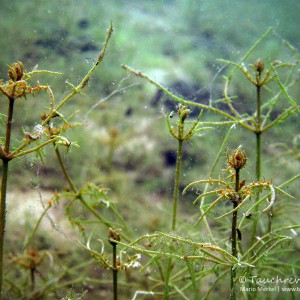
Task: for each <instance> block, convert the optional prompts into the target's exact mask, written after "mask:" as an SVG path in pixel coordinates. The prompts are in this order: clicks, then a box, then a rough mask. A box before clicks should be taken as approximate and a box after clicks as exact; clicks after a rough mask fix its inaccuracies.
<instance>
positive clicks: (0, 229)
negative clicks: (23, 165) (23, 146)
mask: <svg viewBox="0 0 300 300" xmlns="http://www.w3.org/2000/svg"><path fill="white" fill-rule="evenodd" d="M14 103H15V99H13V98H9V106H8V117H7V123H6V135H5V146H4V150H3V151H2V152H3V154H2V156H1V159H2V180H1V200H0V201H1V203H0V298H1V295H2V282H3V253H4V252H3V249H4V232H5V222H6V216H5V209H6V193H7V179H8V163H9V159H8V158H7V156H8V154H9V149H10V140H11V127H12V118H13V111H14Z"/></svg>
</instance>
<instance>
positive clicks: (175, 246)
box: [0, 26, 300, 300]
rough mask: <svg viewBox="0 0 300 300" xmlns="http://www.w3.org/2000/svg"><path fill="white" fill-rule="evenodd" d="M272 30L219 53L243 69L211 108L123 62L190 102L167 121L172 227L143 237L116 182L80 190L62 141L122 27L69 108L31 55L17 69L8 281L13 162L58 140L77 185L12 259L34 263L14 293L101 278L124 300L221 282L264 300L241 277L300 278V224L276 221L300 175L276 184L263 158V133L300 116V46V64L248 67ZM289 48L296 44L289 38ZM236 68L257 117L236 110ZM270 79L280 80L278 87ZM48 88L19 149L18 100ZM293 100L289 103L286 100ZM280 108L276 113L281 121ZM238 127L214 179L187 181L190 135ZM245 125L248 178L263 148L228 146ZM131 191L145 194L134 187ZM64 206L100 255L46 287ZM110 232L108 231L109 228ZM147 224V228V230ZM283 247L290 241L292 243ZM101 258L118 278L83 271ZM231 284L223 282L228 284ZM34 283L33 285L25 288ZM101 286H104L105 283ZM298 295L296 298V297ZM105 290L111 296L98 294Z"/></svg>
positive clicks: (47, 291) (32, 294)
mask: <svg viewBox="0 0 300 300" xmlns="http://www.w3.org/2000/svg"><path fill="white" fill-rule="evenodd" d="M271 33H272V29H269V30H268V31H267V32H266V33H265V34H264V35H263V36H262V37H261V38H260V39H259V40H258V41H257V42H256V43H255V44H254V45H253V47H251V49H250V50H249V51H248V52H247V53H246V54H245V56H244V57H243V58H242V60H241V61H240V62H238V63H235V62H231V61H225V60H220V62H221V63H223V64H225V65H226V66H227V67H228V66H232V69H231V70H230V71H229V72H228V74H227V76H226V77H225V87H224V91H223V95H224V97H223V98H222V99H218V100H216V101H213V102H212V103H210V104H209V105H205V104H202V103H201V102H200V101H199V102H193V101H189V100H185V99H184V98H182V97H180V96H177V95H175V94H173V93H171V92H170V91H169V90H168V89H167V88H165V87H164V86H162V85H161V84H160V83H158V82H157V81H155V80H153V79H151V78H150V77H148V76H147V75H145V74H144V73H142V72H141V71H136V70H134V69H132V68H130V67H128V66H126V65H123V66H122V67H123V69H125V70H126V71H127V72H129V73H130V74H134V75H135V76H137V77H139V78H142V79H144V80H146V81H149V82H150V83H151V84H153V85H155V86H156V87H158V88H159V89H160V90H162V91H163V92H164V93H166V94H167V95H168V96H169V97H170V98H171V99H173V100H174V101H175V102H177V103H178V104H179V105H178V107H177V113H171V114H168V115H167V116H166V123H165V126H166V128H167V129H168V130H169V134H170V136H171V137H173V138H174V140H175V141H176V143H177V155H176V166H175V170H174V181H173V199H172V200H171V201H170V203H171V205H170V207H171V209H170V211H167V209H165V210H163V213H164V214H163V218H165V219H166V220H167V224H168V226H167V228H160V227H158V226H157V227H156V229H155V230H154V231H152V232H149V231H148V232H143V233H142V234H137V233H136V230H135V228H136V227H137V226H139V225H140V224H136V220H132V219H129V217H128V216H127V214H126V213H127V212H126V210H124V211H121V212H119V211H118V210H117V207H116V205H115V201H112V200H110V198H109V197H108V193H111V192H110V191H109V189H108V188H106V187H103V186H99V185H97V184H95V183H92V182H86V183H84V184H83V185H82V186H81V187H79V186H77V184H75V183H74V180H73V178H72V177H71V175H70V173H69V171H68V168H67V166H66V163H65V161H64V157H63V155H62V154H61V148H62V147H64V148H66V149H69V148H70V147H71V146H73V145H74V143H73V142H71V141H69V140H68V139H67V138H66V137H65V136H64V135H63V133H64V132H65V131H66V130H69V129H71V128H72V127H74V126H76V125H78V124H75V123H71V118H70V117H65V116H63V114H62V112H61V108H62V107H63V106H64V105H65V104H66V103H67V102H68V101H69V100H71V99H72V97H73V96H74V95H75V94H78V93H81V92H82V90H83V88H84V87H85V86H86V84H87V82H88V81H89V78H90V76H91V75H92V73H93V72H94V70H95V69H96V67H97V66H98V65H99V64H100V63H101V61H102V60H103V58H104V55H105V51H106V48H107V45H108V42H109V39H110V37H111V34H112V26H110V28H109V29H108V32H107V36H106V39H105V41H104V46H103V50H102V51H101V52H100V54H99V56H98V59H97V61H96V62H95V64H94V65H93V67H92V68H91V70H90V71H89V72H88V73H87V75H86V76H85V77H84V78H83V79H82V80H81V82H80V83H79V85H78V86H73V85H71V92H70V93H69V94H68V95H67V96H66V97H65V98H64V99H63V100H61V101H60V102H59V104H56V102H55V97H54V93H53V92H52V89H51V88H50V87H49V86H47V85H41V84H38V85H32V83H31V82H32V81H31V78H32V77H33V76H36V75H39V74H40V73H50V74H56V73H54V72H49V71H40V70H33V71H32V72H26V71H25V70H24V66H23V64H22V63H21V62H17V63H15V64H13V65H11V66H10V68H9V77H10V79H9V80H8V81H7V82H5V83H1V86H0V89H1V92H2V94H3V98H7V100H8V114H7V116H5V115H4V114H3V112H1V115H0V117H1V118H2V119H3V120H5V119H6V123H5V122H4V123H3V124H2V126H4V127H5V129H6V131H5V132H6V133H5V136H4V137H3V138H2V139H1V142H2V144H1V147H0V158H1V160H2V163H3V167H2V185H1V215H0V222H1V236H0V239H1V244H0V246H1V264H0V265H1V285H2V282H3V277H2V274H3V245H4V241H5V239H4V227H5V204H6V194H7V180H8V166H9V162H10V161H11V160H13V159H17V158H18V157H22V156H25V155H28V154H31V153H35V154H36V155H37V156H38V157H41V158H43V155H44V154H43V152H42V149H43V148H44V147H45V146H47V145H52V146H53V149H54V152H55V155H56V158H57V163H58V165H59V166H60V168H61V171H62V174H63V175H64V179H65V181H66V183H67V187H66V189H65V190H63V191H61V192H55V193H54V194H53V196H52V198H51V199H50V200H49V201H48V203H47V205H46V206H45V208H44V211H43V213H42V214H41V216H40V218H39V219H38V221H37V223H36V224H35V226H34V228H33V230H32V232H31V233H30V234H29V235H28V237H27V240H26V241H25V243H24V250H25V254H22V255H14V256H13V257H12V260H11V261H12V262H13V263H14V264H15V265H17V266H19V267H20V268H23V269H24V270H26V273H27V275H28V274H29V277H30V280H29V284H28V282H27V285H26V284H22V283H21V284H19V285H18V283H13V282H6V283H7V285H8V286H9V289H10V290H13V291H14V292H15V295H17V296H18V297H19V298H22V297H23V298H24V299H43V297H47V296H49V295H51V296H53V295H54V297H56V298H57V297H58V294H56V292H57V290H59V289H60V288H62V287H67V288H68V287H70V286H73V285H75V284H76V282H78V281H80V282H82V283H83V282H84V283H85V284H86V286H87V287H88V288H87V289H90V290H92V288H93V286H96V285H98V286H104V287H105V289H106V290H111V294H112V295H113V299H114V300H117V299H120V298H121V299H128V298H129V297H130V298H131V299H138V298H141V297H144V296H147V299H208V298H209V297H210V296H211V295H212V293H213V291H214V289H215V288H216V287H218V288H219V290H218V295H220V294H225V293H226V297H227V298H231V299H233V300H234V299H239V298H242V297H243V298H244V299H248V298H249V297H252V298H253V299H254V298H257V295H256V294H255V293H254V294H252V295H250V296H249V295H245V294H242V292H241V291H240V290H239V289H238V285H239V284H241V285H242V287H251V286H252V285H253V283H252V282H250V281H249V280H246V281H245V282H242V283H241V282H239V280H238V279H239V278H240V276H244V277H245V278H251V276H252V275H253V274H259V275H265V276H269V275H270V274H272V273H274V272H275V271H276V272H278V273H279V274H280V275H281V276H283V277H284V276H288V274H295V270H298V269H299V267H298V266H297V260H294V261H292V262H283V261H282V256H285V257H286V256H287V253H290V252H288V251H293V250H295V249H294V248H293V247H294V244H295V243H294V239H293V235H291V233H293V232H295V230H296V229H298V228H300V225H299V222H298V221H295V220H292V221H291V222H290V223H288V224H286V223H285V224H284V225H282V223H281V222H279V221H277V220H279V217H278V219H277V217H276V218H273V216H274V208H276V207H277V205H279V204H280V203H279V204H278V203H277V202H278V201H277V198H278V195H280V196H282V197H284V198H283V199H284V201H288V200H290V199H291V200H290V201H294V197H293V196H292V195H290V194H289V193H287V192H286V191H285V187H287V186H288V185H289V184H291V183H293V182H295V181H296V180H297V179H299V177H300V174H296V175H295V176H294V177H292V178H290V179H289V180H287V181H286V182H283V183H281V184H280V185H275V184H273V182H272V179H266V178H265V177H264V176H263V175H262V167H263V164H264V163H265V160H263V159H262V145H264V143H263V141H262V137H263V136H264V135H265V134H266V132H267V131H268V130H269V129H271V128H274V127H277V126H279V124H281V122H283V121H284V120H285V119H287V118H288V117H290V116H293V115H295V114H297V113H298V111H299V104H298V103H297V101H296V100H295V99H293V97H292V96H290V94H289V89H290V88H291V87H292V86H294V84H295V83H296V82H297V76H294V75H295V73H297V71H295V70H297V68H298V67H299V55H298V54H297V53H296V52H295V53H296V57H297V59H296V61H295V62H292V63H281V62H279V61H271V60H269V59H266V60H262V59H257V60H256V61H255V62H254V64H250V66H249V70H250V71H249V70H248V69H247V68H246V67H245V62H246V60H247V59H248V57H249V56H250V55H252V54H253V52H254V50H255V49H256V48H257V47H258V45H259V44H260V43H262V42H263V41H264V39H265V38H266V37H267V36H269V35H270V34H271ZM288 49H289V50H291V49H292V50H293V51H294V49H293V48H292V47H291V45H289V44H288ZM282 69H287V70H290V71H288V76H287V80H286V81H284V82H282V79H281V78H280V70H282ZM237 71H239V72H241V74H242V75H243V76H245V78H246V80H247V81H248V82H249V85H250V86H251V87H253V86H254V87H255V95H256V96H255V99H256V101H254V102H255V105H254V107H253V106H251V110H247V113H245V112H240V111H239V110H238V109H237V108H236V107H235V102H234V101H235V99H236V98H235V97H234V96H232V95H230V84H231V83H232V80H233V79H234V77H235V75H236V72H237ZM271 83H272V84H273V85H272V86H269V85H270V84H271ZM274 86H275V87H274ZM264 89H266V90H271V92H272V93H271V95H272V96H271V97H270V99H266V100H264V99H262V95H263V93H262V90H264ZM43 91H44V92H47V93H48V95H49V99H50V101H49V108H48V111H47V112H46V113H42V117H41V119H42V121H41V122H40V123H39V124H38V125H37V126H36V127H34V129H33V131H31V132H24V137H23V140H21V141H19V142H18V144H16V145H15V144H13V143H12V142H11V141H12V138H11V135H12V125H13V124H12V121H13V108H14V104H15V100H17V99H18V100H17V101H19V99H21V98H24V97H25V96H27V97H29V96H31V95H33V94H37V93H38V92H43ZM283 99H284V101H281V100H283ZM279 102H283V103H284V105H286V106H284V107H283V106H282V103H280V106H279V108H280V109H282V112H280V113H278V109H279V108H278V107H277V105H278V104H279ZM218 103H221V104H222V105H225V106H226V109H225V108H224V109H221V108H220V107H219V106H218V105H217V104H218ZM252 103H253V102H252ZM192 107H197V108H198V109H199V108H200V109H201V111H200V113H199V115H198V117H196V118H195V119H193V117H192V116H191V110H190V108H192ZM282 107H283V108H282ZM275 109H276V112H277V114H276V115H275V117H273V116H272V118H271V115H272V113H273V112H274V110H275ZM207 111H209V112H211V113H214V114H216V115H217V116H219V117H221V120H220V121H215V120H213V121H203V118H204V115H205V113H206V112H207ZM54 120H55V122H54ZM228 125H229V126H230V128H229V129H228V131H227V134H226V136H225V138H224V139H223V140H222V141H221V142H220V141H219V143H221V144H220V145H219V144H218V143H216V144H215V145H214V148H215V150H218V152H217V154H216V157H215V160H214V162H213V164H212V165H211V166H210V171H209V174H208V175H206V174H201V173H200V174H199V175H197V176H199V178H202V179H199V180H194V181H192V182H191V183H190V184H188V185H186V184H184V183H183V181H182V176H181V174H182V168H183V166H184V154H183V153H184V152H183V148H184V146H186V145H187V144H188V142H190V140H194V139H196V138H199V137H198V136H197V133H199V132H200V133H201V132H206V131H208V130H211V129H212V128H213V129H214V128H216V127H217V126H222V128H224V127H225V126H228ZM238 126H240V127H241V128H242V129H244V130H247V131H249V132H251V133H253V135H254V136H255V141H256V147H255V159H254V160H255V165H256V167H255V172H254V173H255V176H251V172H249V173H246V170H248V169H249V168H250V166H249V165H251V164H250V163H251V162H252V161H251V159H250V157H251V155H249V153H250V152H251V150H252V149H247V148H245V149H244V148H243V146H239V147H237V148H236V149H235V150H226V147H227V148H229V145H231V144H232V143H233V142H231V138H232V136H233V134H234V133H235V128H236V127H238ZM119 138H120V137H119V131H118V130H116V129H114V130H111V131H110V139H109V142H108V143H107V145H108V148H109V149H108V156H107V165H106V169H107V174H108V175H111V173H112V171H113V168H114V167H115V166H114V165H113V164H112V162H113V156H114V153H115V150H116V149H117V147H118V146H119V141H120V143H121V142H122V140H119ZM200 139H201V136H200ZM239 142H240V143H239V144H243V141H240V140H239ZM11 144H12V145H11ZM230 148H233V147H231V146H230ZM209 154H210V153H209ZM248 156H249V158H248ZM224 165H225V168H224ZM220 169H221V170H220ZM243 176H245V177H243ZM203 178H204V179H203ZM279 181H280V180H279ZM183 186H185V188H183ZM194 189H196V193H195V194H196V195H195V198H194V204H197V205H198V207H196V206H194V211H195V213H194V214H193V215H192V216H187V215H186V214H184V213H183V212H182V211H181V210H180V207H181V206H180V204H181V202H182V201H184V200H186V199H190V198H188V197H187V194H188V192H190V191H194ZM181 191H182V193H181ZM131 193H132V194H133V193H137V191H136V190H132V191H131ZM120 194H122V192H120ZM126 196H127V197H128V195H125V197H126ZM130 196H132V195H130ZM127 197H126V201H127ZM185 197H186V198H185ZM193 197H194V194H193ZM287 199H288V200H287ZM129 200H130V199H129ZM128 202H129V201H128ZM61 203H63V204H64V208H65V210H64V212H65V215H66V217H67V218H68V220H69V221H70V223H71V224H72V225H73V226H74V227H75V228H77V229H78V230H79V232H80V233H81V236H82V240H83V242H82V241H80V242H79V243H78V244H79V245H80V247H78V248H77V249H76V251H78V252H80V253H86V254H89V255H90V256H91V258H92V259H91V260H87V261H83V262H81V263H78V264H75V265H74V266H72V267H70V268H68V267H66V268H63V270H61V271H60V273H59V274H58V275H56V278H54V279H55V280H54V279H53V278H49V279H48V280H45V281H46V282H45V283H44V285H40V284H39V282H38V280H37V276H36V275H37V272H38V269H39V268H40V266H41V265H42V264H43V262H45V261H47V259H49V260H52V258H53V253H52V252H51V251H48V250H46V249H41V250H37V249H35V248H34V247H33V240H34V238H35V235H36V232H37V230H38V228H39V226H40V223H41V220H42V219H43V218H44V217H45V216H46V215H47V212H48V211H49V210H50V209H52V208H53V207H55V206H58V205H60V204H61ZM133 205H136V204H135V203H134V204H133ZM162 206H164V205H162ZM153 211H154V208H153ZM265 215H266V216H267V224H268V225H267V226H265V222H263V221H265V219H266V218H265ZM275 216H276V215H275ZM89 224H93V225H95V226H94V231H93V232H89V231H88V230H87V226H89ZM141 227H142V226H141ZM103 228H104V232H105V233H106V234H105V235H102V234H103ZM140 230H141V231H143V228H140ZM96 234H97V236H98V237H99V235H100V238H97V239H95V238H94V236H96ZM283 245H284V248H281V246H283ZM91 261H95V262H96V263H97V264H98V266H99V268H100V269H101V270H103V272H105V270H106V271H108V272H109V273H110V275H111V277H110V278H109V279H106V278H105V277H103V278H90V277H89V276H85V275H84V274H83V273H82V270H83V269H84V268H85V267H86V266H88V265H89V264H90V262H91ZM133 273H134V274H137V275H136V277H135V278H133V277H132V274H133ZM78 274H80V276H78ZM44 276H46V275H44ZM77 277H78V278H77ZM74 278H75V279H74ZM222 280H223V282H224V283H222V284H221V281H222ZM24 286H26V289H27V290H26V291H25V292H24V291H23V290H24ZM1 289H2V287H1ZM96 292H97V293H98V290H97V289H96ZM291 295H292V296H294V295H293V292H291ZM214 296H215V295H214ZM267 296H268V295H267ZM49 297H50V296H49ZM88 297H90V295H88ZM97 297H101V296H100V295H99V294H97ZM70 298H71V299H73V297H70ZM74 298H76V297H74Z"/></svg>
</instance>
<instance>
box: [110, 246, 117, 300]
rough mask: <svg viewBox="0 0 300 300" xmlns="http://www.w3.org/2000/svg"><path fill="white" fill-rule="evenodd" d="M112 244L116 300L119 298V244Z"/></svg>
mask: <svg viewBox="0 0 300 300" xmlns="http://www.w3.org/2000/svg"><path fill="white" fill-rule="evenodd" d="M111 244H112V246H113V293H114V300H118V269H117V244H116V243H111Z"/></svg>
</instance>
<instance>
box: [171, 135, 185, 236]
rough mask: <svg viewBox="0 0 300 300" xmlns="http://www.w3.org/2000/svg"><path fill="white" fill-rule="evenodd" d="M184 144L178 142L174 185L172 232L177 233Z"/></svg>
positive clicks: (180, 141) (181, 141)
mask: <svg viewBox="0 0 300 300" xmlns="http://www.w3.org/2000/svg"><path fill="white" fill-rule="evenodd" d="M182 144H183V140H178V149H177V159H176V170H175V183H174V196H173V221H172V231H175V229H176V219H177V206H178V198H179V181H180V172H181V162H182Z"/></svg>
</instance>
